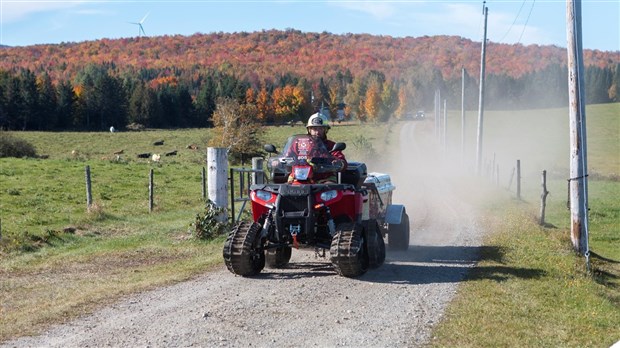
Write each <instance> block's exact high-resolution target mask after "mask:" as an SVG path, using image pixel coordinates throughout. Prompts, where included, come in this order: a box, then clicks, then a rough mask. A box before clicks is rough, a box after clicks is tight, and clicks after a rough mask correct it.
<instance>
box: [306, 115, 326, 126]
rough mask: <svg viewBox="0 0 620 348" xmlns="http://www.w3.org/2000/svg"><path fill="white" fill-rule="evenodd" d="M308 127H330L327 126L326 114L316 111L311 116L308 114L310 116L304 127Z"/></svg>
mask: <svg viewBox="0 0 620 348" xmlns="http://www.w3.org/2000/svg"><path fill="white" fill-rule="evenodd" d="M308 127H327V129H330V128H331V127H330V126H329V121H328V120H327V116H325V115H323V114H322V113H320V112H317V113H316V114H312V116H310V118H309V119H308V124H307V125H306V128H308Z"/></svg>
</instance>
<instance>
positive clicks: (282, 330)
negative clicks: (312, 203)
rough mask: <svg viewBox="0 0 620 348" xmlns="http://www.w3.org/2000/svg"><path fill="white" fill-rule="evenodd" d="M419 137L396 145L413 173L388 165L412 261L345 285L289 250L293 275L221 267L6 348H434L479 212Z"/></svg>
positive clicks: (400, 258) (408, 134)
mask: <svg viewBox="0 0 620 348" xmlns="http://www.w3.org/2000/svg"><path fill="white" fill-rule="evenodd" d="M416 126H419V123H415V122H408V123H407V124H405V125H404V126H403V128H402V132H401V134H400V137H401V140H400V141H401V144H410V145H411V146H407V148H406V149H404V150H403V151H402V152H401V153H400V154H398V155H397V156H396V157H397V158H396V159H401V160H406V163H408V164H401V165H396V164H391V165H388V166H386V167H387V168H388V169H389V168H395V170H394V172H393V173H394V174H393V181H394V182H395V183H396V186H397V190H396V192H395V195H394V203H400V204H405V206H406V208H407V212H408V214H409V216H410V219H411V242H410V244H411V245H410V248H409V250H408V251H406V252H389V251H388V254H387V258H386V262H385V264H384V265H383V266H381V267H380V268H377V269H373V270H370V271H369V272H368V273H366V274H365V275H363V276H361V277H359V278H355V279H349V278H344V277H340V276H337V275H336V273H335V272H334V271H333V269H332V267H331V264H330V263H329V258H321V257H317V255H315V252H314V251H309V250H302V251H298V250H294V251H293V257H292V259H291V262H292V263H291V264H290V267H289V268H287V269H278V270H274V269H267V268H266V269H265V270H264V271H263V272H262V273H261V274H260V275H259V276H257V277H253V278H243V277H239V276H235V275H233V274H231V273H230V272H228V271H227V270H226V269H225V267H224V266H222V267H221V268H220V269H219V270H216V271H214V272H209V273H207V274H204V275H202V276H200V277H198V278H196V279H194V280H191V281H187V282H183V283H179V284H176V285H173V286H169V287H164V288H160V289H157V290H154V291H149V292H145V293H141V294H137V295H134V296H131V297H128V298H126V299H124V300H122V301H120V302H118V303H116V304H115V305H112V306H110V307H107V308H104V309H102V310H99V311H97V312H95V313H93V314H91V315H88V316H85V317H83V318H80V319H78V320H75V321H72V322H70V323H67V324H64V325H59V326H56V327H53V328H51V329H50V330H48V331H47V332H45V333H44V334H42V335H41V336H37V337H23V338H19V339H17V340H14V341H10V342H7V343H5V344H4V345H2V347H33V346H36V347H39V346H46V347H187V346H214V347H219V346H222V347H249V346H258V347H266V346H278V347H314V346H317V347H335V346H349V347H387V346H390V347H399V346H407V347H412V346H422V345H425V344H427V343H429V342H430V340H432V337H431V330H432V328H433V326H434V325H435V324H436V323H437V322H438V321H439V320H441V317H442V314H443V312H444V310H445V308H446V305H447V304H448V303H449V302H450V300H451V299H452V298H453V296H454V294H455V293H456V291H457V287H458V284H459V282H461V281H462V279H463V277H464V275H465V274H466V273H467V270H468V268H470V267H471V266H473V264H474V262H475V260H476V257H477V246H478V245H479V244H478V243H479V237H480V235H481V232H480V230H479V229H478V228H477V227H476V224H475V214H474V211H473V208H472V207H471V206H469V205H468V204H467V203H465V200H463V199H462V197H459V196H458V194H456V193H455V192H457V191H458V190H456V186H457V183H456V182H455V181H454V180H453V178H452V177H450V175H446V176H443V174H442V173H450V172H451V173H453V171H451V170H446V169H445V168H443V167H441V166H442V164H438V163H437V161H436V158H437V157H438V156H434V155H433V154H432V152H429V151H428V149H427V148H426V147H424V146H423V144H418V143H416V141H414V138H415V137H414V134H415V133H416ZM439 157H440V156H439ZM396 162H397V161H394V160H392V163H396ZM396 168H397V169H396ZM423 168H424V171H426V170H428V172H429V173H431V174H430V175H427V173H425V172H424V171H423V170H422V169H423ZM371 169H372V168H371ZM390 170H391V169H390ZM390 174H392V173H390ZM388 242H389V241H388ZM327 254H328V256H329V252H328V253H327Z"/></svg>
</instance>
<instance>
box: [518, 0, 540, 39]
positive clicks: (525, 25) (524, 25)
mask: <svg viewBox="0 0 620 348" xmlns="http://www.w3.org/2000/svg"><path fill="white" fill-rule="evenodd" d="M535 3H536V0H533V1H532V7H530V13H528V14H527V19H526V20H525V24H523V30H522V31H521V35H520V36H519V40H518V41H517V43H521V38H522V37H523V33H524V32H525V28H526V27H527V23H528V22H529V21H530V16H531V15H532V10H534V4H535Z"/></svg>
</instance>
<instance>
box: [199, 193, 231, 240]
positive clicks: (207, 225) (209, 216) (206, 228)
mask: <svg viewBox="0 0 620 348" xmlns="http://www.w3.org/2000/svg"><path fill="white" fill-rule="evenodd" d="M225 211H226V208H220V207H218V206H216V205H215V203H213V202H212V201H210V200H207V202H206V204H205V210H204V212H203V213H198V214H196V220H195V221H194V222H192V223H191V224H190V233H191V234H192V235H193V237H194V238H197V239H204V240H209V239H213V238H215V237H217V236H219V235H222V234H224V233H225V231H226V230H227V228H228V224H227V223H226V222H220V216H221V214H223V213H224V212H225Z"/></svg>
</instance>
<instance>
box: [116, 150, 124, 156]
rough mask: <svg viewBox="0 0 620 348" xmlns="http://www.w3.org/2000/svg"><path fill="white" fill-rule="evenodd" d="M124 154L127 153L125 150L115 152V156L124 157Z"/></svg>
mask: <svg viewBox="0 0 620 348" xmlns="http://www.w3.org/2000/svg"><path fill="white" fill-rule="evenodd" d="M123 152H125V151H124V150H118V151H116V152H114V154H115V155H122V154H123Z"/></svg>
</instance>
